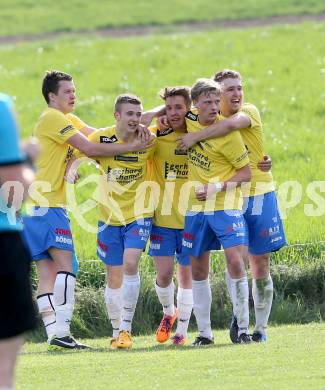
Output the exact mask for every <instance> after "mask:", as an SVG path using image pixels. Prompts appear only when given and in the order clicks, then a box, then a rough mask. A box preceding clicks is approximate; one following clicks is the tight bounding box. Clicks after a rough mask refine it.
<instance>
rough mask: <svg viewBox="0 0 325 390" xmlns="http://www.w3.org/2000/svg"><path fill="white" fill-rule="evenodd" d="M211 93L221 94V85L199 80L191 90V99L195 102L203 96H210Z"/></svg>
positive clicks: (203, 79) (207, 80)
mask: <svg viewBox="0 0 325 390" xmlns="http://www.w3.org/2000/svg"><path fill="white" fill-rule="evenodd" d="M210 93H215V94H216V95H220V94H221V87H220V85H219V83H216V82H215V81H214V80H211V79H205V78H201V79H197V80H196V82H195V84H194V85H193V86H192V88H191V98H192V100H193V101H194V100H197V99H198V97H199V96H200V95H202V94H204V95H209V94H210Z"/></svg>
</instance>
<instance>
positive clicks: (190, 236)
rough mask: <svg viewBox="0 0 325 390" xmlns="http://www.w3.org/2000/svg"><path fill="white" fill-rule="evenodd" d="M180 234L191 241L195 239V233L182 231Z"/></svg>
mask: <svg viewBox="0 0 325 390" xmlns="http://www.w3.org/2000/svg"><path fill="white" fill-rule="evenodd" d="M182 236H183V238H185V239H186V240H191V241H194V240H195V235H194V234H192V233H187V232H183V233H182Z"/></svg>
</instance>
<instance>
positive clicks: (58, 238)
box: [55, 236, 72, 245]
mask: <svg viewBox="0 0 325 390" xmlns="http://www.w3.org/2000/svg"><path fill="white" fill-rule="evenodd" d="M55 242H59V243H61V244H68V245H72V238H67V237H63V236H55Z"/></svg>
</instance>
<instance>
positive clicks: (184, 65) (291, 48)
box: [0, 23, 325, 258]
mask: <svg viewBox="0 0 325 390" xmlns="http://www.w3.org/2000/svg"><path fill="white" fill-rule="evenodd" d="M324 52H325V26H324V24H321V23H305V24H301V25H295V26H276V27H275V26H274V27H268V28H260V29H247V30H243V31H237V30H227V32H222V31H212V32H204V33H195V34H171V35H164V36H148V37H142V38H130V39H120V40H113V39H104V38H102V39H96V38H95V37H88V38H86V37H84V38H83V39H76V38H71V39H60V40H57V41H55V42H54V41H43V42H37V43H22V44H16V45H7V46H1V47H0V69H1V75H2V78H1V89H2V90H3V91H4V92H7V93H9V94H11V95H14V96H15V98H16V107H17V110H18V114H19V118H20V122H21V124H22V129H23V135H24V136H27V135H29V134H31V133H32V129H33V126H34V124H35V122H36V120H37V118H38V116H39V114H40V112H41V110H42V109H43V108H44V102H43V98H42V96H41V93H40V84H41V78H42V76H43V73H44V71H45V70H46V69H49V68H58V69H62V70H65V71H67V72H71V73H72V74H73V75H74V78H75V82H76V85H77V88H78V98H79V105H78V108H77V114H79V115H80V116H81V117H82V118H83V119H84V120H85V121H86V122H88V123H90V124H92V125H94V126H101V127H103V126H105V125H110V124H112V123H113V116H112V109H113V101H114V98H115V97H116V95H117V94H119V93H121V92H124V91H128V90H129V91H132V92H134V93H136V94H138V95H139V96H141V97H142V98H143V101H144V106H145V108H149V107H152V106H154V105H157V104H160V103H161V101H160V100H159V99H158V97H157V92H158V91H159V90H160V88H161V87H163V86H165V85H177V84H188V85H191V84H192V83H193V82H194V81H195V79H196V78H197V77H202V76H210V75H212V74H213V73H214V72H215V71H216V70H217V69H220V68H221V67H232V68H236V69H238V70H239V71H240V72H241V73H242V75H243V78H244V81H245V88H246V100H247V101H250V102H252V103H255V104H256V105H257V107H259V109H260V111H261V114H262V119H263V122H264V130H265V134H266V150H267V152H268V153H269V154H270V155H271V156H272V159H273V163H274V166H273V173H274V177H275V179H276V182H277V184H278V187H279V188H280V194H279V195H280V196H279V198H280V200H281V205H282V209H284V206H285V205H286V197H287V201H290V197H291V196H292V194H291V193H290V191H289V192H286V191H284V190H285V188H284V185H285V184H284V183H285V182H286V181H288V180H289V181H297V183H296V184H295V185H296V186H297V187H298V190H299V189H300V190H301V200H300V201H299V200H298V201H297V204H296V206H294V207H292V208H288V209H287V215H286V217H287V218H286V219H285V227H286V231H287V237H288V240H289V242H290V243H293V242H310V241H318V240H321V239H324V237H325V225H324V222H323V219H324V212H325V210H324V195H322V191H324V189H318V190H317V192H318V197H320V200H322V202H318V203H319V204H320V206H317V205H316V204H315V203H314V202H313V201H311V200H310V199H309V197H308V196H307V187H308V184H309V183H310V182H311V181H314V180H323V179H324V171H325V159H324V158H323V155H324V153H323V143H322V142H320V140H322V139H323V137H324V119H325V110H324V107H323V102H324V98H325V95H324V90H323V85H324V78H325V57H324ZM93 171H94V170H93ZM81 184H82V182H81ZM94 187H95V184H89V185H87V186H85V187H82V188H81V187H79V191H78V192H79V195H80V197H81V199H82V200H83V201H84V200H85V199H87V198H89V197H91V196H92V195H91V194H92V191H93V189H94ZM305 204H311V206H312V207H314V208H315V209H317V208H318V213H319V216H306V215H305V212H304V205H305ZM86 219H87V220H88V221H89V222H90V223H91V224H92V226H93V227H94V228H95V226H96V212H95V211H94V210H93V211H92V212H89V213H88V214H86ZM74 232H75V236H76V242H77V248H78V254H79V256H81V257H82V258H94V256H95V250H94V248H95V236H94V235H89V234H88V233H87V232H84V231H82V230H81V229H79V228H78V226H76V225H74Z"/></svg>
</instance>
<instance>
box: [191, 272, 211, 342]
mask: <svg viewBox="0 0 325 390" xmlns="http://www.w3.org/2000/svg"><path fill="white" fill-rule="evenodd" d="M192 289H193V311H194V315H195V318H196V323H197V326H198V329H199V333H200V336H202V337H207V338H209V339H212V329H211V320H210V313H211V302H212V296H211V288H210V282H209V279H206V280H192Z"/></svg>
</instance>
